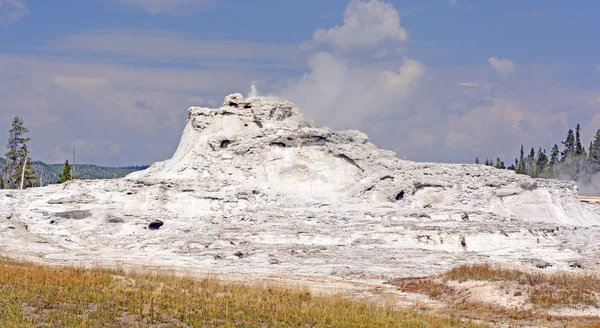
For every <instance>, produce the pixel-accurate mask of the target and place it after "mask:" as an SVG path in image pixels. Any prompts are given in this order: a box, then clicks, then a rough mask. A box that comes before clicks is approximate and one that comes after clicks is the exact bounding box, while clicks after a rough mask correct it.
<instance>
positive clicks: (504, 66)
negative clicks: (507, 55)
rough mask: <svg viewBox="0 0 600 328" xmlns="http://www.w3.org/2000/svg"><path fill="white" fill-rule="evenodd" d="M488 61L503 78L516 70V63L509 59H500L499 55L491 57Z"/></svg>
mask: <svg viewBox="0 0 600 328" xmlns="http://www.w3.org/2000/svg"><path fill="white" fill-rule="evenodd" d="M488 63H489V64H490V66H491V67H492V69H493V70H494V71H495V72H496V73H497V74H498V76H499V77H500V78H502V79H506V78H507V77H509V76H510V75H511V73H513V72H514V71H515V70H516V65H515V64H514V63H513V62H512V61H510V60H508V59H500V58H498V57H491V58H490V59H488Z"/></svg>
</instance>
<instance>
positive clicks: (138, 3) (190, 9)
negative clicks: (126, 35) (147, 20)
mask: <svg viewBox="0 0 600 328" xmlns="http://www.w3.org/2000/svg"><path fill="white" fill-rule="evenodd" d="M104 1H106V2H108V3H111V4H120V5H121V6H123V7H125V8H132V9H138V10H143V11H146V12H149V13H151V14H169V15H189V14H192V13H194V12H198V11H202V10H205V9H207V8H209V7H210V6H214V5H216V4H218V1H217V0H104Z"/></svg>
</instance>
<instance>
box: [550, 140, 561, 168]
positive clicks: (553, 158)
mask: <svg viewBox="0 0 600 328" xmlns="http://www.w3.org/2000/svg"><path fill="white" fill-rule="evenodd" d="M559 155H560V151H559V150H558V145H557V144H554V147H552V150H551V151H550V167H552V168H554V167H555V166H556V165H557V164H558V161H559V159H558V156H559Z"/></svg>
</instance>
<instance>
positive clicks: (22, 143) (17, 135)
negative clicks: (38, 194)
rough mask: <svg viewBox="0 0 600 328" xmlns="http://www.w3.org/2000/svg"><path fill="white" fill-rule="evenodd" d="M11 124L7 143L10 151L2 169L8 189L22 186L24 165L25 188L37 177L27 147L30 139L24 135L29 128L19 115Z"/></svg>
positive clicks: (32, 183)
mask: <svg viewBox="0 0 600 328" xmlns="http://www.w3.org/2000/svg"><path fill="white" fill-rule="evenodd" d="M11 126H12V127H11V129H10V131H9V133H10V136H9V138H8V145H7V149H8V151H7V152H6V155H5V156H6V158H5V160H4V164H3V166H2V171H3V173H4V176H5V177H6V181H5V184H6V187H8V189H16V188H18V187H20V183H21V176H22V173H23V167H25V174H24V177H25V180H24V184H23V188H27V187H33V186H35V183H36V180H37V177H36V175H35V173H33V171H32V169H31V159H30V158H29V150H28V149H27V143H28V142H29V140H30V139H29V138H25V137H24V135H25V133H27V132H29V130H28V129H27V128H26V127H25V126H24V125H23V119H22V118H20V117H18V116H17V117H15V118H14V119H13V121H12V125H11Z"/></svg>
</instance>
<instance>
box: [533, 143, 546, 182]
mask: <svg viewBox="0 0 600 328" xmlns="http://www.w3.org/2000/svg"><path fill="white" fill-rule="evenodd" d="M535 166H536V169H537V173H538V176H539V175H541V174H542V173H543V172H544V171H545V170H546V167H547V166H548V156H546V149H544V150H543V151H542V148H541V147H540V148H538V152H537V155H536V158H535Z"/></svg>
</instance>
